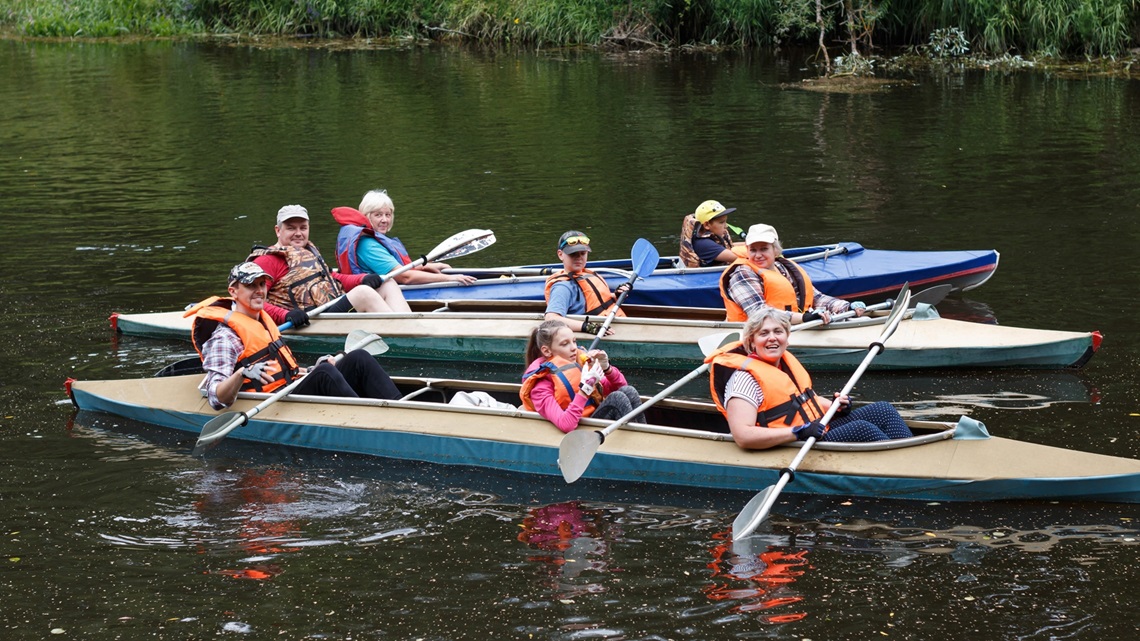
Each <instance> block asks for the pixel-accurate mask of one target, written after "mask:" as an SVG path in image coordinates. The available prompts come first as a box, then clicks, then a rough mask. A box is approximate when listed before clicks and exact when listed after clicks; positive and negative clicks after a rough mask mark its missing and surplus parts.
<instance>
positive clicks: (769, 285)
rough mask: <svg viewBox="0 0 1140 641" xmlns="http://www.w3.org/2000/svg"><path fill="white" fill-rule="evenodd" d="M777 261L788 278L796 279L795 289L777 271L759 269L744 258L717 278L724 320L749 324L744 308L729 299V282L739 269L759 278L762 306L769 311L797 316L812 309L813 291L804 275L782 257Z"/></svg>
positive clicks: (803, 272)
mask: <svg viewBox="0 0 1140 641" xmlns="http://www.w3.org/2000/svg"><path fill="white" fill-rule="evenodd" d="M776 261H777V262H779V263H780V264H781V265H783V266H784V268H785V269H787V270H788V274H789V275H790V277H791V278H793V279H795V281H796V282H795V284H794V285H793V283H792V281H790V280H788V278H785V277H784V275H783V274H782V273H780V271H779V270H777V269H760V268H759V267H757V266H756V265H755V264H753V262H752V261H750V260H748V259H747V258H738V259H737V260H736V262H734V263H733V264H731V265H729V266H728V267H727V268H726V269H725V270H724V273H722V274H721V275H720V297H721V298H722V299H724V310H725V320H727V321H732V322H736V323H743V322H744V321H746V320H748V314H746V313H745V312H744V308H743V307H741V306H740V305H739V304H738V303H737V302H736V301H734V300H732V298H730V297H729V295H728V281H729V278H730V277H731V276H732V273H733V272H734V271H736V269H737V268H738V267H747V268H748V269H751V270H752V271H753V272H755V273H756V275H757V276H759V277H760V281H761V282H762V283H763V284H764V302H765V303H766V304H767V305H768V306H769V307H774V308H776V309H782V310H784V311H786V312H799V313H802V312H805V311H807V310H808V309H809V308H810V307H811V304H812V301H813V300H815V287H813V286H812V284H811V278H809V277H808V275H807V272H805V271H804V270H803V268H802V267H800V266H799V265H797V264H795V263H793V262H792V261H790V260H788V259H787V258H784V257H782V256H780V257H777V258H776Z"/></svg>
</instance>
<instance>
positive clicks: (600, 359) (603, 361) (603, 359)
mask: <svg viewBox="0 0 1140 641" xmlns="http://www.w3.org/2000/svg"><path fill="white" fill-rule="evenodd" d="M590 358H592V359H593V360H594V364H595V365H597V366H598V369H599V370H601V372H602V375H603V376H604V375H605V373H606V372H608V371H609V370H610V357H609V355H608V354H606V353H605V351H603V350H600V349H596V350H594V352H593V353H592V354H590Z"/></svg>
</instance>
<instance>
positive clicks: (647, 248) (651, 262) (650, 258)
mask: <svg viewBox="0 0 1140 641" xmlns="http://www.w3.org/2000/svg"><path fill="white" fill-rule="evenodd" d="M660 258H661V257H660V256H659V255H658V254H657V248H656V247H654V246H653V243H651V242H649V241H648V240H645V239H644V238H638V239H637V241H636V242H635V243H633V250H632V251H631V262H633V273H632V274H630V275H629V280H627V281H625V284H627V285H629V287H628V288H626V290H625V291H624V292H622V293H621V295H619V296H618V298H617V303H616V304H615V305H614V308H613V309H611V310H610V313H609V315H608V316H606V322H605V323H602V328H601V329H599V330H598V335H597V336H595V337H594V340H593V342H592V343H590V347H589V349H587V350H586V351H587V352H589V351H591V350H593V349H594V348H595V347H597V346H598V343H600V342H601V341H602V336H605V335H606V330H608V329H609V328H610V323H612V322H614V316H617V311H618V309H619V308H621V304H622V303H623V302H625V297H626V296H628V295H629V292H630V290H631V289H633V281H635V280H637V279H638V278H645V277H646V276H648V275H650V274H652V273H653V270H654V269H657V261H658V259H660Z"/></svg>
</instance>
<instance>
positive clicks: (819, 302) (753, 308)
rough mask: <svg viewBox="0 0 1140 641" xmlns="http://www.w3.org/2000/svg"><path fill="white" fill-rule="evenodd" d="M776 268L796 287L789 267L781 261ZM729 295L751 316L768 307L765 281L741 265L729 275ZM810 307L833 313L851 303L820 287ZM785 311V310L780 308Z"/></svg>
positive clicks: (789, 316)
mask: <svg viewBox="0 0 1140 641" xmlns="http://www.w3.org/2000/svg"><path fill="white" fill-rule="evenodd" d="M776 270H777V271H779V272H780V273H781V274H783V276H784V278H787V279H788V282H790V283H791V284H792V288H795V287H796V281H794V280H792V279H791V278H789V277H788V271H787V268H786V267H784V265H782V264H781V263H776ZM799 293H800V291H799V290H798V289H796V294H797V295H799ZM728 295H729V297H730V298H732V300H734V301H736V304H737V305H740V306H741V307H742V308H744V313H746V314H748V315H749V316H751V315H753V314H755V313H756V312H759V311H761V310H763V309H767V308H768V303H767V302H765V300H764V281H763V280H762V279H761V278H760V276H759V275H757V274H756V272H754V271H752V270H751V269H748V268H747V267H745V266H744V265H741V266H739V267H737V268H736V270H735V271H733V272H732V275H730V276H729V277H728ZM808 308H809V309H815V310H826V311H828V312H831V313H832V314H838V313H840V312H845V311H847V310H848V309H850V308H851V303H848V302H847V301H845V300H843V299H841V298H835V297H834V296H828V295H827V294H823V293H821V292H820V291H819V290H818V289H817V290H815V298H813V299H812V302H811V305H808ZM780 311H783V310H780ZM786 313H787V314H788V318H789V319H790V318H791V316H792V313H791V312H786Z"/></svg>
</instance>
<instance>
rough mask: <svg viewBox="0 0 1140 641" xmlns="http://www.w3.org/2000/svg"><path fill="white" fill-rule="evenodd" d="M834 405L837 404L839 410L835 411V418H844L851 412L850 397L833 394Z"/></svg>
mask: <svg viewBox="0 0 1140 641" xmlns="http://www.w3.org/2000/svg"><path fill="white" fill-rule="evenodd" d="M834 402H835V403H839V409H838V410H836V412H835V415H836V416H844V415H846V414H847V413H848V412H850V411H851V397H850V396H847V395H846V394H840V393H839V392H836V393H835V401H834Z"/></svg>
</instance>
